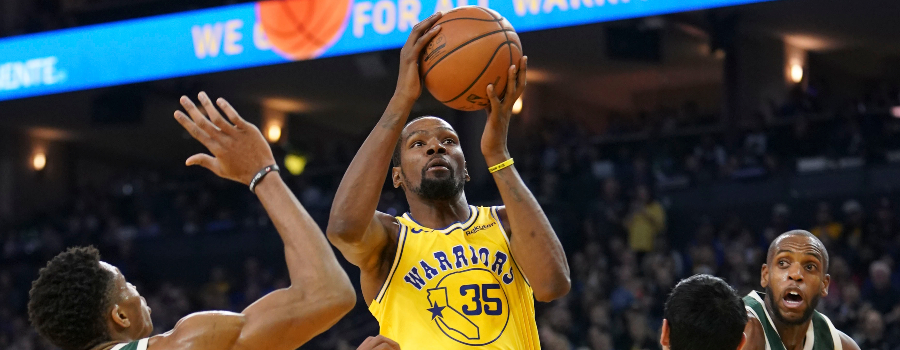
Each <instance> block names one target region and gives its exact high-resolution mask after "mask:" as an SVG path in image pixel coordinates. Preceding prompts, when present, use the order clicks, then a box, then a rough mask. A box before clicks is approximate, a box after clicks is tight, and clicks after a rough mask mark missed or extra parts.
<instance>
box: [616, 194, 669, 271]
mask: <svg viewBox="0 0 900 350" xmlns="http://www.w3.org/2000/svg"><path fill="white" fill-rule="evenodd" d="M634 192H635V196H634V200H633V201H632V202H631V209H630V211H629V213H628V215H627V216H626V218H625V221H624V223H625V227H626V229H627V230H628V245H629V246H630V247H631V249H632V250H633V251H635V252H638V253H639V254H641V255H643V254H646V253H649V252H651V251H653V242H654V240H655V239H656V237H657V236H658V235H660V234H661V233H663V232H664V230H665V229H666V213H665V211H664V210H663V207H662V205H661V204H659V202H658V201H656V200H655V199H654V198H653V196H652V195H651V193H650V189H649V188H648V187H647V186H645V185H638V186H637V187H636V188H635V191H634Z"/></svg>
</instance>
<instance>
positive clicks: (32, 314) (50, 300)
mask: <svg viewBox="0 0 900 350" xmlns="http://www.w3.org/2000/svg"><path fill="white" fill-rule="evenodd" d="M29 297H30V299H29V301H28V318H29V319H30V320H31V324H32V326H34V328H35V329H37V331H38V333H39V334H40V335H41V336H43V337H44V338H46V339H47V340H49V341H50V342H51V343H53V345H56V346H58V347H60V348H62V349H63V350H87V349H90V348H92V347H94V346H97V345H98V344H102V343H104V342H107V341H110V340H112V339H113V336H114V335H115V336H116V337H115V339H131V340H137V339H140V338H144V337H147V336H149V335H150V334H152V333H153V324H152V322H151V321H150V308H149V307H147V302H146V300H144V298H143V297H141V295H140V294H138V292H137V290H136V289H135V288H134V286H133V285H131V284H130V283H128V282H125V277H124V276H122V273H121V272H120V271H119V269H118V268H116V267H114V266H112V265H110V264H107V263H106V262H103V261H100V253H99V252H98V251H97V249H95V248H94V247H77V248H69V249H68V250H66V251H65V252H62V253H60V254H59V255H57V256H56V257H54V258H53V259H52V260H50V262H48V263H47V266H46V267H44V268H42V269H41V270H40V272H39V275H38V278H37V280H35V281H34V282H32V284H31V291H30V292H29Z"/></svg>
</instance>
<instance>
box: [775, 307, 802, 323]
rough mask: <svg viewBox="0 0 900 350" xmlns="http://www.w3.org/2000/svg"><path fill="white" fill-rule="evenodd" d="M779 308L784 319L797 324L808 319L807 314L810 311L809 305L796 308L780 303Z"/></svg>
mask: <svg viewBox="0 0 900 350" xmlns="http://www.w3.org/2000/svg"><path fill="white" fill-rule="evenodd" d="M804 304H805V303H804ZM778 310H779V311H780V313H781V317H782V319H783V320H784V321H786V322H787V323H790V324H797V323H803V322H805V321H806V316H807V313H808V311H809V305H803V306H801V307H796V308H789V307H785V306H784V305H779V306H778Z"/></svg>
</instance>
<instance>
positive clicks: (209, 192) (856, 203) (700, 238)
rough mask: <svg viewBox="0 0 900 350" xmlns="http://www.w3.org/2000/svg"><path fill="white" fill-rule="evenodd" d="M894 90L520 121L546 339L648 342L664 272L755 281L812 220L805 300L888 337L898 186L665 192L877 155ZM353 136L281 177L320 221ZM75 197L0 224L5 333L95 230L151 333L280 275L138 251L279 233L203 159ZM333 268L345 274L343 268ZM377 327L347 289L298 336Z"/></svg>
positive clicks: (10, 344)
mask: <svg viewBox="0 0 900 350" xmlns="http://www.w3.org/2000/svg"><path fill="white" fill-rule="evenodd" d="M895 96H896V95H895ZM897 102H900V101H889V102H885V103H883V105H882V106H880V107H879V105H878V103H875V102H871V101H862V102H860V103H859V104H858V105H855V106H853V107H854V108H853V110H848V111H844V112H839V113H836V115H834V116H824V117H823V116H820V115H818V114H810V113H811V112H814V111H813V110H805V109H794V110H791V109H785V110H783V108H782V109H779V110H778V113H776V119H777V120H774V121H773V120H772V119H771V118H766V117H762V116H761V117H760V118H759V120H756V121H754V122H752V123H749V124H748V125H745V126H744V127H742V128H737V129H736V130H737V131H731V132H729V131H721V130H720V131H714V132H703V133H700V134H691V133H674V132H663V130H657V131H655V132H649V133H646V136H645V137H644V138H640V139H637V140H633V141H621V142H612V143H610V142H605V141H603V138H602V137H599V138H598V137H595V136H596V135H585V134H584V131H583V130H584V128H580V127H579V126H578V125H575V124H574V123H566V122H547V123H541V124H540V125H534V126H532V127H524V126H522V125H519V127H522V129H523V131H521V132H523V133H526V134H530V135H532V136H533V137H530V138H529V139H530V140H538V141H537V142H533V143H529V144H528V145H526V146H517V147H516V149H515V150H514V151H513V154H514V156H515V157H516V160H517V163H516V166H517V169H519V171H520V172H521V174H522V176H523V179H525V181H526V182H527V184H528V185H529V187H530V188H531V189H532V191H533V192H534V194H535V196H536V197H537V198H538V200H539V201H540V203H541V205H542V207H543V208H544V210H545V212H546V213H547V215H548V217H549V218H550V220H551V223H552V224H553V227H554V228H555V230H556V232H557V234H558V235H559V237H560V240H561V241H562V243H563V245H564V247H565V248H566V251H567V254H568V257H569V264H570V267H571V274H572V276H571V277H572V281H573V288H572V291H571V292H570V293H569V295H567V296H566V297H564V298H562V299H561V300H557V301H555V302H552V303H548V304H541V303H538V304H537V308H538V310H537V311H538V314H537V315H538V316H537V317H538V325H539V331H540V335H541V342H542V344H543V347H544V348H545V349H549V350H557V349H559V350H571V349H594V350H606V349H616V350H635V349H658V348H659V345H658V336H659V328H660V326H661V324H662V315H663V304H664V302H665V299H666V297H667V295H668V293H669V291H670V290H671V288H672V287H673V286H674V285H675V283H677V281H678V280H680V279H681V278H684V277H687V276H690V275H693V274H696V273H708V274H714V275H717V276H720V277H723V278H724V279H725V280H726V281H728V282H729V283H730V284H731V285H732V286H734V287H735V289H736V290H738V291H739V292H740V293H742V294H745V293H748V292H749V291H751V290H754V289H760V288H759V274H760V266H761V264H762V263H763V262H764V259H765V252H766V249H767V247H768V244H769V242H770V241H771V240H772V238H774V237H775V236H776V235H777V234H779V233H781V232H784V231H787V230H790V229H808V230H810V231H811V232H813V233H814V234H816V235H817V236H818V237H820V238H821V239H822V240H823V242H824V243H825V244H826V246H827V248H828V250H829V253H830V254H831V269H830V273H831V276H832V278H831V286H830V288H829V295H828V296H827V297H825V298H823V299H822V301H821V302H820V304H819V310H820V311H821V312H823V313H824V314H826V315H827V316H829V317H830V318H831V319H832V321H833V322H834V324H835V326H836V327H837V328H838V329H841V330H843V331H844V332H845V333H847V334H849V335H850V336H851V337H853V338H854V339H856V340H857V342H858V343H859V344H860V346H861V348H862V349H900V266H898V261H900V260H898V259H900V235H898V231H900V221H898V220H900V216H898V215H900V207H898V205H897V204H896V203H897V202H898V201H900V197H898V196H896V194H893V193H883V194H880V195H878V196H876V197H872V198H870V197H866V198H828V199H827V200H824V201H821V202H819V201H818V200H817V201H816V202H813V203H801V204H797V203H792V205H787V204H781V203H779V204H774V205H773V206H772V208H771V216H770V218H769V219H768V222H766V221H759V220H758V219H757V218H748V217H746V216H744V215H743V214H742V212H741V211H740V210H739V208H738V209H736V210H735V211H734V214H731V215H727V216H725V217H721V218H717V217H713V216H705V215H703V213H694V214H697V215H696V217H698V218H700V219H698V220H696V222H685V221H684V220H682V222H676V221H674V220H672V219H673V218H672V217H670V215H671V213H672V210H671V208H672V207H673V206H677V205H678V203H671V201H670V200H667V198H668V196H667V193H669V192H670V191H673V190H676V189H678V190H684V189H688V190H690V189H702V188H704V186H708V185H709V184H713V183H719V182H723V181H725V182H727V181H752V180H753V179H757V178H759V179H764V178H766V177H770V176H781V175H785V174H791V173H794V172H798V171H804V169H803V168H802V167H798V166H797V164H800V163H802V160H804V159H818V158H822V159H826V160H840V159H859V160H860V161H859V162H858V164H856V163H855V164H856V166H858V167H865V166H868V165H871V164H878V163H889V162H890V161H891V160H890V158H891V157H890V154H891V151H892V150H895V149H900V144H897V145H895V144H893V143H892V142H896V140H898V139H900V138H898V137H896V136H897V135H896V133H897V130H900V128H898V127H897V126H896V125H894V124H895V122H894V121H893V118H892V117H891V116H890V110H889V108H888V106H890V105H893V104H897ZM801 105H802V104H801ZM810 115H812V117H810ZM663 120H665V118H663ZM678 127H680V126H677V127H676V128H678ZM651 129H652V128H651ZM670 131H671V130H670ZM607 136H608V135H607ZM355 147H356V146H355V145H347V146H346V147H344V146H336V147H332V148H330V149H331V150H330V151H322V152H325V153H327V155H325V156H320V157H312V158H311V161H310V163H309V165H308V166H307V173H305V174H304V175H302V176H299V177H293V176H288V175H285V177H286V179H287V181H288V183H289V185H290V187H291V188H292V190H293V191H294V192H295V193H296V194H297V196H298V198H299V199H300V201H301V202H302V203H303V204H304V205H305V206H306V208H307V209H308V211H309V212H310V213H311V215H312V216H313V217H314V219H315V220H316V221H317V222H318V223H319V224H320V225H322V226H323V228H324V225H325V224H326V222H327V218H328V211H329V209H330V204H331V199H332V197H333V194H334V191H335V190H336V188H337V184H338V182H339V181H340V174H342V173H343V169H346V165H347V164H348V163H349V161H350V159H351V158H352V155H353V150H355ZM323 169H333V170H327V171H326V170H323ZM467 186H468V189H467V193H468V194H469V200H470V201H471V202H472V203H473V204H480V205H489V204H496V203H498V201H499V198H498V196H497V194H496V190H492V186H493V185H492V184H491V183H490V181H473V182H472V183H470V184H469V185H467ZM72 197H73V199H72V200H71V201H70V203H67V204H66V205H65V206H64V207H63V208H59V209H48V210H47V211H46V212H45V213H43V214H42V215H39V216H37V217H34V218H28V219H23V221H21V222H13V223H7V224H3V225H2V226H0V300H3V303H0V348H2V349H9V350H31V349H52V348H53V347H52V346H49V345H48V344H46V343H45V342H43V341H42V340H40V339H39V337H37V336H36V334H35V333H34V332H33V331H32V330H31V328H30V326H29V325H28V321H27V315H26V310H25V305H26V303H27V297H28V295H27V292H28V289H29V287H30V282H31V281H32V280H33V279H34V278H35V276H36V271H37V269H38V268H39V267H40V266H42V265H43V264H44V263H45V262H46V261H47V260H48V259H49V258H51V257H52V256H54V255H55V254H57V253H58V252H60V251H62V250H63V249H64V247H66V246H71V245H86V244H93V245H95V246H97V247H99V248H100V251H101V253H102V254H103V258H104V260H107V261H109V262H111V263H113V264H114V265H117V266H119V267H120V269H121V270H122V271H123V273H124V274H125V275H126V277H127V278H128V279H129V280H130V281H133V283H135V284H136V285H137V286H138V288H139V290H140V291H141V292H142V294H144V295H145V296H146V297H147V301H148V303H149V305H150V306H151V308H152V309H153V313H152V317H153V320H154V324H155V330H156V332H163V331H166V330H168V329H170V328H171V327H172V326H173V325H174V324H175V322H176V321H177V320H178V319H179V318H180V317H182V316H184V315H186V314H188V313H190V312H193V311H198V310H209V309H222V310H233V311H240V310H241V309H242V308H244V307H246V306H247V305H248V304H249V303H251V302H253V301H254V300H256V299H258V298H259V297H261V296H262V295H265V294H266V293H267V292H269V291H272V290H274V289H277V288H281V287H284V286H286V285H287V284H288V283H289V282H288V279H287V275H286V271H285V268H284V266H283V263H279V262H278V260H277V259H276V260H274V261H273V260H272V259H271V257H261V256H254V255H253V254H247V255H243V256H240V257H239V258H236V259H239V261H232V262H231V263H230V264H218V263H217V262H210V261H202V260H201V261H191V262H189V263H190V264H191V265H194V266H198V267H199V268H201V269H203V277H202V278H200V279H189V280H185V279H167V278H161V277H160V275H165V274H166V272H165V271H162V272H160V271H155V270H154V269H159V268H160V267H156V266H153V265H150V266H148V264H146V263H145V262H142V261H141V260H140V259H139V258H138V257H137V256H138V255H139V254H136V253H135V252H136V251H140V249H142V247H143V246H144V245H145V244H146V243H148V242H165V241H166V240H173V239H178V238H184V237H219V236H240V235H256V236H259V237H262V236H266V235H268V237H270V238H271V237H275V236H274V228H273V227H272V225H271V223H270V222H269V220H268V218H267V216H266V214H265V211H264V210H263V209H262V207H261V206H260V205H259V204H258V201H257V200H256V199H255V198H254V197H253V195H252V194H251V193H250V192H249V191H247V190H246V189H245V188H243V187H242V186H239V185H236V184H232V183H229V182H227V181H225V180H221V179H216V178H214V176H212V175H211V174H207V173H206V172H205V171H203V170H202V169H188V170H182V171H179V172H173V171H171V170H167V171H155V170H141V171H136V170H135V171H132V172H131V173H127V174H122V175H121V176H119V177H118V180H117V181H115V182H112V183H109V184H107V185H106V186H104V187H102V188H91V187H84V188H81V189H79V190H78V191H77V193H75V194H74V195H73V196H72ZM803 206H805V207H807V208H812V210H806V211H804V210H801V208H800V207H803ZM379 209H380V210H382V211H384V212H387V213H391V214H400V213H402V212H403V211H405V210H406V204H405V200H404V199H403V194H402V193H400V192H399V191H398V190H394V189H390V188H386V189H385V191H384V192H383V195H382V200H381V203H380V204H379ZM687 221H690V220H687ZM275 239H277V238H275ZM278 253H279V254H280V251H279V252H278ZM160 266H164V264H163V265H160ZM345 266H346V267H347V269H348V272H349V273H350V275H351V278H352V279H357V278H358V271H357V270H356V268H355V267H353V266H351V265H349V264H345ZM357 289H358V285H357ZM377 329H378V326H377V323H376V322H375V320H374V318H372V317H371V315H369V314H368V311H367V310H366V308H365V304H364V303H363V300H362V299H361V298H360V300H359V304H358V306H357V308H356V309H355V310H354V311H353V312H352V313H351V314H350V315H349V316H348V317H346V318H345V319H344V320H342V321H341V322H340V323H339V324H338V325H336V326H335V327H334V328H333V329H332V330H330V331H328V332H326V333H325V334H323V335H321V336H319V337H317V338H316V339H314V340H313V341H312V342H311V343H310V344H309V345H307V346H305V347H304V348H309V349H319V348H321V349H341V350H344V349H355V348H356V345H358V344H359V342H361V341H362V340H363V339H364V338H365V337H366V336H368V335H372V334H374V333H376V332H377Z"/></svg>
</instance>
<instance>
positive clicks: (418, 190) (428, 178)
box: [391, 116, 469, 201]
mask: <svg viewBox="0 0 900 350" xmlns="http://www.w3.org/2000/svg"><path fill="white" fill-rule="evenodd" d="M392 163H393V166H394V167H393V170H392V173H391V178H392V179H393V182H394V187H401V186H402V187H403V190H404V191H405V192H406V193H407V197H409V193H410V192H411V193H414V194H415V195H417V196H418V197H420V198H422V199H425V200H435V201H444V200H450V199H453V198H456V197H457V196H459V195H460V194H461V193H462V191H463V186H464V185H465V183H466V181H468V180H469V172H468V171H467V170H466V158H465V156H464V155H463V151H462V148H461V147H460V145H459V136H458V135H456V131H455V130H453V127H452V126H450V124H449V123H447V122H446V121H444V120H443V119H441V118H438V117H430V116H428V117H419V118H416V119H413V120H412V121H410V122H409V123H407V124H406V127H404V128H403V132H401V133H400V140H398V141H397V146H396V148H395V149H394V156H393V159H392Z"/></svg>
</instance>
